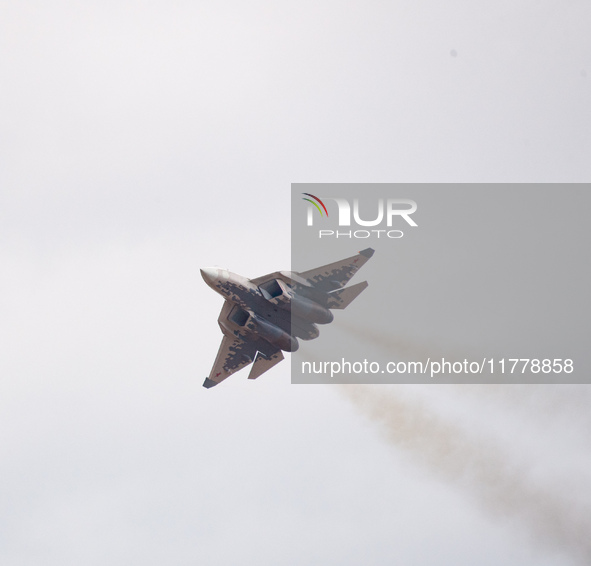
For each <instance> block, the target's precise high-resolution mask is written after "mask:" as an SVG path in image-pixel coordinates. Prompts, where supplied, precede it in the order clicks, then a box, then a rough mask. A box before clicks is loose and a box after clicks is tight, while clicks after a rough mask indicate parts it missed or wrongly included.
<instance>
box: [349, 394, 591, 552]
mask: <svg viewBox="0 0 591 566" xmlns="http://www.w3.org/2000/svg"><path fill="white" fill-rule="evenodd" d="M339 389H340V391H341V392H342V393H344V394H345V395H346V396H347V397H348V398H349V399H350V400H351V402H352V403H353V404H354V405H355V406H356V407H357V408H359V409H360V410H361V411H362V412H363V413H365V414H366V415H367V416H368V417H369V418H370V419H371V420H372V421H374V422H376V423H378V424H380V425H381V427H382V430H383V431H384V432H385V434H386V436H387V439H388V440H389V441H390V442H392V443H393V444H395V445H396V446H398V447H401V448H403V449H405V450H406V451H407V452H408V453H410V454H411V455H412V457H413V458H414V459H415V460H416V461H418V462H419V463H421V464H423V465H425V466H427V467H428V468H429V469H430V470H432V471H434V472H436V473H438V474H439V475H441V476H443V477H444V478H445V479H446V480H448V481H450V482H453V483H456V484H459V485H461V486H463V487H467V488H468V489H469V490H470V491H471V492H472V493H473V494H474V495H475V496H476V497H477V499H479V500H480V501H481V502H482V503H483V504H484V505H485V506H486V507H487V508H488V509H489V510H492V511H493V512H495V513H497V514H503V515H505V516H513V517H517V518H520V519H521V520H522V521H523V523H524V524H525V525H526V526H527V527H528V529H529V531H530V532H531V534H532V535H533V536H534V537H535V539H536V541H538V542H543V543H552V544H554V545H555V546H556V547H559V548H561V549H563V550H566V551H568V552H569V554H571V555H572V556H573V557H574V558H576V559H578V560H581V562H582V563H584V564H589V563H591V516H590V514H589V512H588V511H585V510H582V509H579V508H578V507H577V505H576V503H575V502H574V501H571V500H569V498H568V497H566V496H565V494H561V493H557V492H556V491H555V490H552V489H542V488H541V487H540V486H538V485H536V484H535V483H534V482H533V480H532V478H531V474H530V473H529V471H528V468H527V467H526V466H524V465H518V464H517V463H516V462H510V461H509V459H508V458H507V455H505V454H503V453H502V452H501V451H500V450H499V449H498V447H496V446H495V445H494V444H493V443H492V442H489V441H486V442H483V441H482V439H480V440H479V441H476V440H475V439H473V438H470V436H469V435H467V434H465V433H464V432H463V431H462V430H460V429H458V428H457V427H454V426H453V425H451V424H449V423H446V422H444V421H443V420H442V419H441V418H440V417H438V416H437V415H436V414H434V413H431V412H429V411H427V409H425V408H424V407H422V406H421V405H419V404H417V403H415V404H412V403H409V402H407V401H403V400H401V399H399V398H397V397H393V396H387V397H385V396H384V394H383V391H384V388H383V387H379V388H378V387H377V386H359V385H341V386H339Z"/></svg>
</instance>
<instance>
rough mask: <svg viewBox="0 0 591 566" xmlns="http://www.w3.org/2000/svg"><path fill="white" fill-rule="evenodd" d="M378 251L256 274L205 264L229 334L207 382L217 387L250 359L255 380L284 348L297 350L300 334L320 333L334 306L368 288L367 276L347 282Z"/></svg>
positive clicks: (344, 303) (343, 304)
mask: <svg viewBox="0 0 591 566" xmlns="http://www.w3.org/2000/svg"><path fill="white" fill-rule="evenodd" d="M373 253H374V250H372V249H371V248H367V249H366V250H363V251H361V252H359V253H358V254H357V255H355V256H353V257H349V258H346V259H343V260H341V261H337V262H335V263H331V264H328V265H323V266H322V267H318V268H316V269H311V270H310V271H304V272H302V273H296V272H293V271H276V272H275V273H270V274H269V275H264V276H263V277H257V278H256V279H247V278H246V277H242V276H240V275H236V274H235V273H230V272H229V271H226V270H225V269H218V268H213V267H206V268H204V269H202V270H201V275H202V276H203V279H204V280H205V282H206V283H207V284H208V285H209V286H210V287H211V288H212V289H213V290H214V291H216V292H217V293H219V294H220V295H222V297H224V299H225V302H224V306H223V307H222V312H221V313H220V316H219V318H218V323H219V325H220V328H221V330H222V333H223V335H224V336H223V338H222V344H221V346H220V349H219V351H218V355H217V357H216V359H215V362H214V364H213V368H212V370H211V373H210V374H209V377H208V378H206V379H205V382H204V383H203V387H207V388H209V387H213V386H214V385H217V384H218V383H220V382H221V381H223V380H224V379H226V377H228V376H229V375H232V374H233V373H234V372H236V371H238V370H239V369H242V368H243V367H244V366H247V365H249V364H253V366H252V368H251V370H250V375H249V376H248V378H249V379H256V378H257V377H259V376H260V375H261V374H263V373H264V372H266V371H267V370H268V369H270V368H272V367H273V366H274V365H276V364H278V363H279V362H280V361H281V360H282V359H283V353H282V350H284V351H287V352H294V351H295V350H297V349H298V338H299V339H301V340H313V339H314V338H317V337H318V327H317V326H316V325H317V324H328V323H329V322H332V320H333V314H332V312H331V311H330V309H344V308H346V307H347V306H348V305H349V304H350V303H351V302H352V301H353V300H354V299H355V298H356V297H357V296H358V295H359V293H361V291H363V290H364V289H365V288H366V287H367V282H366V281H364V282H363V283H357V284H356V285H352V286H350V287H345V285H346V284H347V283H348V281H349V280H350V279H351V277H353V275H355V273H356V272H357V270H358V269H359V268H360V267H361V266H362V265H363V264H364V263H365V262H366V261H367V260H368V259H369V258H370V257H371V256H372V255H373Z"/></svg>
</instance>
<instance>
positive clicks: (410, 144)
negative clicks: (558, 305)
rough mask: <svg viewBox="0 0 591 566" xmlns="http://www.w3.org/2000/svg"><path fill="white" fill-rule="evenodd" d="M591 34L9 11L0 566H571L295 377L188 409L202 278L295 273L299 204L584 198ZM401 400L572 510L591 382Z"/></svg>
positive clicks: (472, 488)
mask: <svg viewBox="0 0 591 566" xmlns="http://www.w3.org/2000/svg"><path fill="white" fill-rule="evenodd" d="M590 23H591V7H590V5H589V3H588V2H586V1H584V0H518V1H515V0H511V1H509V0H507V1H505V0H502V1H497V2H494V3H490V2H481V1H477V2H474V1H459V0H454V1H452V2H444V3H442V2H435V1H432V0H431V1H420V2H412V3H409V2H381V1H380V2H378V1H369V2H368V1H365V2H360V1H356V2H336V1H334V2H327V1H320V2H308V1H303V2H299V3H297V4H294V3H277V2H265V1H261V2H188V1H181V0H178V1H176V0H174V1H169V2H164V1H161V0H154V1H145V2H139V1H129V0H119V1H117V2H115V1H112V2H111V1H108V0H101V1H100V2H99V1H94V2H92V1H89V2H73V1H60V0H55V1H53V2H41V1H38V2H33V1H20V2H17V1H16V0H4V1H3V2H2V3H1V4H0V78H1V87H0V259H1V263H0V387H1V390H0V393H1V395H0V430H2V433H1V434H0V450H1V458H2V460H1V461H2V465H1V466H0V562H2V564H7V565H19V566H21V565H26V566H29V565H43V566H53V565H56V566H57V565H60V566H63V565H64V564H89V565H94V564H97V565H98V564H100V565H101V566H102V565H104V564H109V565H114V566H118V565H128V564H130V563H138V564H146V565H152V564H153V565H156V564H163V563H166V564H179V565H189V564H191V565H194V564H220V565H231V564H232V565H233V564H244V565H250V564H252V565H255V564H256V565H272V564H290V565H291V564H293V565H296V564H297V565H300V564H313V563H315V564H339V565H356V564H359V563H362V562H363V563H368V564H392V563H396V564H430V565H435V566H443V565H452V564H453V565H457V564H479V565H491V566H493V565H494V566H496V565H498V564H500V563H503V564H507V565H511V566H513V565H514V566H528V565H532V566H533V565H534V564H535V565H536V566H558V565H561V566H562V565H566V564H569V565H570V564H580V563H584V562H582V561H581V559H580V553H581V548H580V547H578V546H577V545H576V544H570V543H569V541H564V540H554V539H553V538H552V537H551V536H549V537H544V536H541V535H540V529H539V528H537V527H536V525H532V521H531V520H530V518H528V517H527V516H521V515H520V514H519V513H507V512H505V511H506V509H501V510H499V509H495V506H494V505H491V504H490V502H487V501H484V499H486V497H484V498H483V496H482V493H481V491H480V490H479V486H478V485H465V484H464V483H463V482H458V481H454V480H453V479H452V478H450V477H448V475H446V473H445V470H443V472H444V473H441V470H438V469H437V468H438V466H436V465H433V462H432V461H430V460H429V458H424V457H423V456H422V455H421V453H420V451H419V452H418V453H417V451H416V450H413V449H409V447H408V446H401V445H399V444H397V443H396V442H393V441H392V438H391V437H390V436H388V434H387V431H386V434H384V429H383V427H382V426H381V425H380V423H374V422H372V421H371V420H369V419H367V418H366V416H364V414H363V413H362V412H359V411H358V409H356V408H355V406H354V405H352V404H351V403H350V402H349V400H348V399H347V398H346V396H344V395H343V394H342V392H341V391H339V390H338V389H336V388H331V387H329V386H324V385H318V386H304V385H302V386H292V385H291V384H290V376H289V364H288V363H284V364H281V365H280V366H278V367H277V368H274V369H273V370H272V372H269V373H268V374H265V375H264V376H262V377H261V378H260V379H259V380H257V381H255V382H247V380H246V377H247V376H246V375H245V374H243V373H239V374H236V375H235V376H233V377H232V378H230V379H228V380H227V381H226V382H224V383H223V384H222V385H220V386H219V387H217V388H215V389H213V390H209V391H208V390H205V389H203V388H202V387H201V384H202V382H203V379H204V378H205V376H206V375H207V374H208V373H209V370H210V368H211V364H212V363H213V360H214V358H215V354H216V352H217V348H218V345H219V341H220V339H221V334H220V333H219V329H218V326H217V316H218V313H219V310H220V308H221V298H220V297H218V296H217V295H215V294H214V293H213V292H212V291H211V289H210V288H209V287H207V286H206V285H205V283H204V282H203V281H202V279H201V277H200V275H199V267H203V266H209V265H220V266H223V267H227V268H229V269H230V270H231V271H235V272H237V273H241V274H243V275H246V276H249V277H256V276H259V275H261V274H263V273H268V272H272V271H275V270H277V269H286V268H288V267H289V264H290V247H289V246H290V232H289V218H290V199H289V189H290V183H292V182H312V181H314V182H336V181H347V182H401V181H404V182H509V181H510V182H588V181H589V179H590V177H591V160H590V159H589V155H591V103H590V94H591V93H590V88H591V86H590V84H589V81H591V40H590V39H589V24H590ZM582 249H585V248H582ZM376 391H379V392H380V393H379V394H380V395H381V392H382V391H383V392H384V394H386V393H387V391H386V390H385V389H384V390H381V389H378V390H376ZM388 391H389V390H388ZM396 394H400V395H401V396H402V398H403V399H405V403H406V405H405V407H411V408H413V407H424V408H425V409H424V410H426V411H428V412H429V414H430V415H433V418H434V419H435V421H434V422H441V423H442V426H445V427H447V426H451V427H453V430H458V431H461V433H462V434H466V435H468V436H470V435H472V436H471V437H470V438H471V440H470V442H472V443H473V444H474V446H476V445H480V446H481V447H484V448H485V449H487V447H489V446H490V447H491V450H493V448H492V447H494V451H495V454H496V451H497V450H498V451H500V453H502V454H503V458H506V460H505V461H506V462H508V463H507V466H509V467H511V466H514V467H515V468H516V469H518V470H520V475H519V478H520V480H519V481H522V482H523V483H524V485H525V484H527V485H530V484H531V482H534V483H535V484H536V486H537V488H539V490H541V492H544V493H551V494H553V497H555V498H556V499H558V500H559V501H560V503H561V505H562V507H569V506H570V505H571V504H572V505H573V506H575V507H577V506H579V507H581V508H583V509H585V508H586V509H589V503H590V502H591V492H590V490H589V485H590V483H589V479H590V476H591V461H590V458H589V456H588V453H589V445H590V443H591V435H590V434H589V427H590V426H591V420H590V419H589V417H588V416H587V407H588V401H589V400H591V391H590V390H589V388H587V387H583V386H581V387H577V388H575V387H568V386H563V387H562V388H558V387H549V386H548V387H533V386H532V387H528V388H514V389H507V388H505V389H502V388H500V389H494V390H489V389H474V388H472V389H466V390H462V391H458V390H454V389H450V388H446V389H441V390H436V389H433V388H429V387H426V386H422V387H406V388H401V389H399V390H397V392H396ZM421 410H423V409H421ZM443 423H445V424H443ZM446 430H447V429H446ZM564 486H568V488H569V489H564ZM582 516H583V515H581V517H582ZM582 524H584V523H582ZM575 526H576V525H575ZM590 537H591V535H590ZM545 539H549V540H545Z"/></svg>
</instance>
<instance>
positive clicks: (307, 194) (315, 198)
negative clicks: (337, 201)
mask: <svg viewBox="0 0 591 566" xmlns="http://www.w3.org/2000/svg"><path fill="white" fill-rule="evenodd" d="M302 194H303V195H306V196H309V197H312V198H313V199H314V200H317V201H318V202H319V203H320V205H321V206H322V208H324V212H326V216H328V210H326V206H324V203H323V202H322V201H321V200H320V199H319V198H318V197H315V196H314V195H311V194H310V193H302ZM303 200H307V201H308V202H311V203H312V204H313V205H314V206H315V207H316V208H317V209H318V212H320V216H323V214H322V210H320V206H318V205H317V204H316V203H315V202H314V201H313V200H310V199H309V198H305V199H303Z"/></svg>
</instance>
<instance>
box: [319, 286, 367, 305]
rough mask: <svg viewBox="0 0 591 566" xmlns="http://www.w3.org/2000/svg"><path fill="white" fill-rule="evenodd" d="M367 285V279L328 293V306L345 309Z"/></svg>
mask: <svg viewBox="0 0 591 566" xmlns="http://www.w3.org/2000/svg"><path fill="white" fill-rule="evenodd" d="M366 287H367V281H363V282H361V283H357V284H356V285H352V286H351V287H345V288H344V289H339V290H338V291H333V292H332V293H329V294H328V302H327V304H326V306H327V307H328V308H329V309H345V308H347V307H348V306H349V305H350V304H351V303H352V302H353V301H354V300H355V299H356V298H357V297H358V296H359V294H360V293H361V292H362V291H363V290H364V289H365V288H366Z"/></svg>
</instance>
